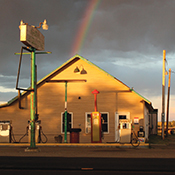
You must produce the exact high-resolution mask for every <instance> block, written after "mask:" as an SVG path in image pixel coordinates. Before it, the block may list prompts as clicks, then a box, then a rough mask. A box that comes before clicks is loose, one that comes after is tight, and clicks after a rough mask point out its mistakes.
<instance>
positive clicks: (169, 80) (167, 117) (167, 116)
mask: <svg viewBox="0 0 175 175" xmlns="http://www.w3.org/2000/svg"><path fill="white" fill-rule="evenodd" d="M170 84H171V69H169V78H168V97H167V111H166V112H167V114H166V137H168V122H169V101H170Z"/></svg>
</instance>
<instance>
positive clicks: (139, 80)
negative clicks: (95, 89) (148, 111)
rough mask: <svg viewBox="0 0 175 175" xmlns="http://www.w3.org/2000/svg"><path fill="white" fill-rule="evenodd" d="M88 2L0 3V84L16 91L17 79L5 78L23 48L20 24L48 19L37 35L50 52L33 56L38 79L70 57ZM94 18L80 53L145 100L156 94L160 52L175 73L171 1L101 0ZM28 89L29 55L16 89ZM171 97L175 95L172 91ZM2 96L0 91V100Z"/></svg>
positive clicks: (36, 0) (173, 7)
mask: <svg viewBox="0 0 175 175" xmlns="http://www.w3.org/2000/svg"><path fill="white" fill-rule="evenodd" d="M89 2H90V0H30V1H28V0H15V1H13V0H0V24H1V28H0V31H1V32H0V53H1V54H0V60H1V64H0V82H1V84H0V86H3V87H5V88H9V87H11V88H14V87H15V84H16V79H15V78H9V77H11V76H13V77H16V75H17V68H18V61H19V55H18V56H16V55H14V53H15V52H20V48H21V46H22V45H23V44H22V43H21V42H20V41H19V28H18V27H19V24H20V20H23V21H24V22H25V23H28V24H29V25H35V26H38V25H39V22H42V21H43V20H44V19H47V22H48V25H49V30H48V31H43V30H42V29H40V31H41V33H43V35H44V36H45V50H46V51H51V52H52V54H49V55H37V65H38V80H39V79H41V78H43V77H44V76H45V75H47V74H48V73H50V72H51V71H53V70H54V69H56V68H57V67H59V66H60V65H61V64H62V63H64V62H65V61H67V60H68V59H69V58H70V53H71V50H72V46H73V44H74V41H75V37H76V34H77V31H78V29H79V27H80V24H81V22H82V20H83V17H84V13H85V11H86V9H87V7H88V3H89ZM93 14H94V15H93V17H92V22H91V24H90V28H89V30H88V31H87V36H86V38H85V42H84V43H83V45H82V49H81V51H80V53H79V54H80V55H81V56H83V57H84V58H87V59H89V60H90V61H91V62H94V63H95V64H97V65H98V66H99V67H101V68H102V69H104V70H105V71H107V72H108V73H110V74H112V75H113V76H115V77H116V78H118V79H120V80H121V81H123V82H124V83H126V84H127V85H128V86H129V87H134V89H135V90H136V91H138V92H139V93H141V94H142V95H143V96H146V97H148V99H149V97H151V96H160V95H161V70H162V51H163V50H164V49H165V50H166V51H167V69H168V68H172V69H173V70H174V71H175V63H174V56H175V54H174V48H175V35H174V31H175V20H174V16H175V1H174V0H167V1H165V0H101V2H100V4H99V6H98V8H97V9H96V10H95V11H94V13H93ZM71 56H73V55H71ZM2 76H3V77H2ZM173 76H174V75H172V78H173ZM29 85H30V56H29V55H27V56H24V58H23V63H22V69H21V75H20V86H23V87H27V86H29ZM173 85H174V81H172V86H173ZM174 86H175V85H174ZM171 93H172V94H175V91H173V88H172V91H171ZM12 95H13V94H12ZM9 96H10V95H9ZM4 97H5V95H4V94H3V93H1V94H0V101H2V100H1V99H2V98H3V99H4ZM153 103H154V102H153Z"/></svg>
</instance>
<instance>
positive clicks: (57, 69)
mask: <svg viewBox="0 0 175 175" xmlns="http://www.w3.org/2000/svg"><path fill="white" fill-rule="evenodd" d="M80 59H81V60H83V61H85V62H86V63H88V64H90V65H92V66H93V67H96V68H97V69H99V70H100V71H102V72H103V73H105V74H106V75H108V76H110V77H111V78H112V79H114V80H116V81H119V82H120V83H122V84H123V85H124V86H125V87H127V88H128V90H130V91H131V92H134V93H135V94H137V95H138V96H140V97H141V98H142V99H143V100H144V101H145V102H146V103H148V104H149V105H151V102H150V101H149V100H147V99H146V98H144V97H143V96H141V95H140V94H139V93H137V92H136V91H134V90H133V89H131V88H130V87H128V86H127V85H126V84H124V83H123V82H122V81H120V80H119V79H117V78H116V77H114V76H112V75H110V74H109V73H107V72H106V71H104V70H103V69H101V68H100V67H98V66H97V65H95V64H94V63H92V62H90V61H88V60H87V59H85V58H83V57H82V56H80V55H78V54H76V55H75V56H73V57H71V58H70V59H69V60H68V61H66V62H65V63H63V64H62V65H61V66H59V67H58V68H56V69H55V70H53V71H52V72H51V73H49V74H48V75H46V76H45V77H43V78H42V79H41V80H39V81H38V82H37V87H40V86H41V85H42V84H44V83H45V82H46V81H48V80H50V79H51V78H53V77H54V76H55V75H56V74H58V73H59V72H61V71H63V70H64V69H65V68H66V67H68V66H69V65H71V64H73V63H75V62H77V61H78V60H80ZM28 89H30V87H29V88H28ZM29 93H30V92H29V91H24V92H23V93H22V94H21V96H24V95H25V94H29ZM16 100H18V96H16V97H14V98H13V99H11V100H9V101H8V102H7V103H3V104H1V105H0V108H2V107H6V106H9V105H11V104H12V103H13V102H15V101H16Z"/></svg>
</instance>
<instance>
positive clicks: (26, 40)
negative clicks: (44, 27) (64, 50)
mask: <svg viewBox="0 0 175 175" xmlns="http://www.w3.org/2000/svg"><path fill="white" fill-rule="evenodd" d="M19 28H20V41H21V42H22V43H23V44H25V45H26V46H29V47H33V48H35V49H36V50H44V36H43V34H42V33H41V32H40V31H39V30H38V29H37V28H36V27H34V26H29V25H27V24H23V25H20V26H19Z"/></svg>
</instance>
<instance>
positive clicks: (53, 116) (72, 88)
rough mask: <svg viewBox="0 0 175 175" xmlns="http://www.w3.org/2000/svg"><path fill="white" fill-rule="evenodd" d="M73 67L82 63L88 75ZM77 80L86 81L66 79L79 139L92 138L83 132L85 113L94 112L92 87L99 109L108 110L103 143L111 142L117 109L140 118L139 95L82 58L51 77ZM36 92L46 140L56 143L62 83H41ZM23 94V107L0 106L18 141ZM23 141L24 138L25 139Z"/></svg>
mask: <svg viewBox="0 0 175 175" xmlns="http://www.w3.org/2000/svg"><path fill="white" fill-rule="evenodd" d="M76 66H79V67H82V66H83V67H84V69H85V70H86V71H87V74H76V73H74V72H73V71H74V69H75V68H76ZM77 79H83V80H84V79H85V80H87V82H68V91H67V94H68V98H67V100H68V111H69V112H73V127H74V128H77V127H80V128H81V129H82V131H81V133H80V142H90V141H91V138H90V134H86V133H85V113H86V112H93V111H94V95H93V94H92V93H91V92H92V91H93V90H94V89H97V90H98V91H99V92H100V93H99V94H98V95H97V103H98V111H99V112H108V113H109V133H108V134H105V136H104V138H105V139H104V142H107V141H108V142H110V141H111V142H113V141H114V138H115V113H116V112H129V113H130V118H131V119H132V120H133V119H134V117H139V119H140V121H143V119H144V114H143V111H144V109H143V103H142V102H141V101H142V98H141V97H140V96H138V95H137V94H136V93H134V92H130V91H129V88H128V87H127V86H125V85H124V84H123V83H121V82H120V81H117V80H115V79H114V78H113V77H111V76H110V75H109V74H107V73H105V72H104V71H102V70H100V69H98V68H97V67H95V66H93V65H91V64H89V63H87V62H85V61H83V60H81V59H80V60H78V61H77V62H75V63H73V64H72V65H70V66H69V67H67V69H65V70H64V71H62V72H61V73H59V74H58V75H56V76H55V77H54V78H52V80H77ZM37 93H38V113H39V120H41V126H42V129H43V132H44V133H45V134H46V135H47V137H48V142H55V141H54V136H56V135H59V134H61V113H62V112H64V97H65V83H44V84H42V86H40V87H38V92H37ZM24 97H25V98H22V107H24V108H25V109H19V108H18V101H17V102H15V103H13V104H12V105H11V106H8V107H3V108H0V120H12V126H13V132H14V134H15V137H16V139H17V141H18V140H19V138H20V137H21V136H22V135H23V134H25V132H26V126H27V121H28V120H29V119H30V95H28V96H24ZM79 97H81V99H79ZM138 128H139V126H136V129H138ZM62 135H63V134H62ZM63 136H64V135H63ZM23 141H27V138H24V139H23ZM68 141H69V135H68Z"/></svg>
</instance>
